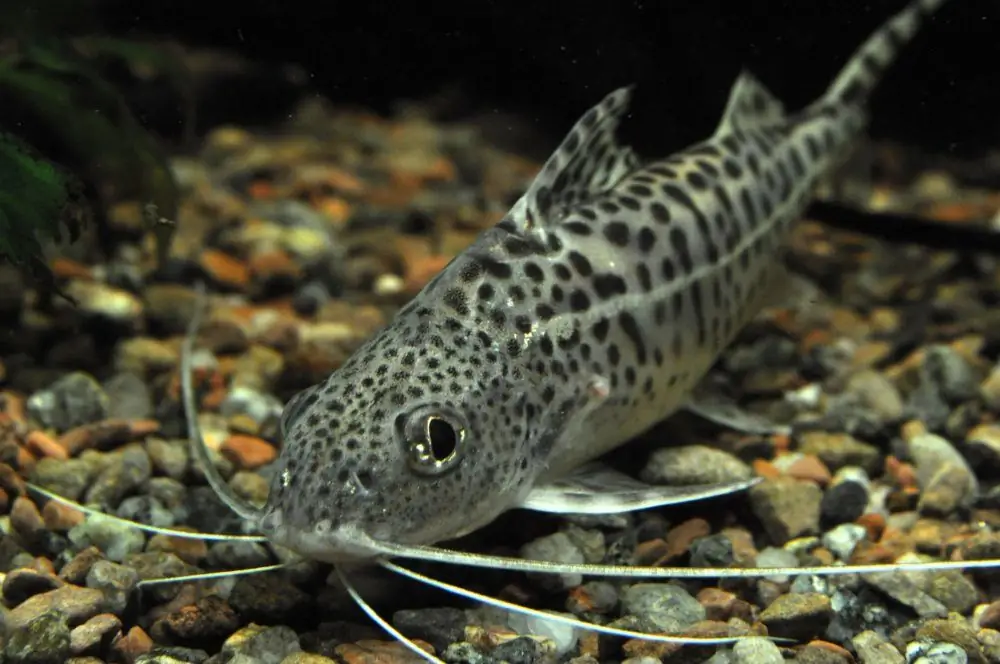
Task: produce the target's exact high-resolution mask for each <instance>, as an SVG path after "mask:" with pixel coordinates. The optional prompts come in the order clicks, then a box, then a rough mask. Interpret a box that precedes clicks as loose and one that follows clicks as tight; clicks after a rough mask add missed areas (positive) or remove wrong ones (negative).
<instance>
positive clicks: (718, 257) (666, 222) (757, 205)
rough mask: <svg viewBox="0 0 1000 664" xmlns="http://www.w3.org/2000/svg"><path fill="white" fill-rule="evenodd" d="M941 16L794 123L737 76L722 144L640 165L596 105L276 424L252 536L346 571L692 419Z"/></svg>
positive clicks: (904, 27)
mask: <svg viewBox="0 0 1000 664" xmlns="http://www.w3.org/2000/svg"><path fill="white" fill-rule="evenodd" d="M942 2H943V0H916V1H915V2H913V3H912V4H911V5H910V6H909V7H908V8H906V9H905V10H903V11H902V12H900V13H899V14H897V15H896V16H895V17H894V18H893V19H891V20H890V21H889V22H888V23H887V24H886V26H884V27H883V28H882V29H881V30H880V31H879V32H877V33H876V34H875V35H873V36H872V37H871V38H870V39H869V40H868V41H867V42H866V43H865V44H864V45H862V47H861V48H860V49H859V51H858V52H857V53H856V54H855V56H854V57H853V58H852V59H851V60H850V62H849V63H848V65H847V66H846V67H845V68H844V70H843V72H842V73H841V74H840V76H839V77H838V78H837V79H836V80H835V81H834V83H833V84H832V86H830V88H829V89H828V91H827V93H826V94H825V95H823V96H822V97H821V98H820V99H819V100H818V101H816V102H815V103H814V104H812V105H810V106H808V107H807V108H805V109H804V110H802V111H801V112H798V113H796V114H793V115H788V114H786V113H785V111H784V109H783V108H782V106H781V104H780V103H779V102H778V101H777V100H776V99H775V98H774V97H773V96H771V95H770V94H769V93H768V91H767V90H766V89H764V87H763V86H762V85H761V84H760V83H759V82H758V81H757V80H756V79H754V78H753V77H752V76H751V75H749V74H747V73H744V74H743V75H741V77H740V78H739V80H738V81H737V83H736V85H735V86H734V88H733V91H732V93H731V95H730V99H729V102H728V105H727V108H726V110H725V113H724V116H723V120H722V121H721V123H720V124H719V126H718V129H717V130H716V132H715V133H714V134H713V135H712V136H711V137H710V138H709V139H708V140H706V141H703V142H701V143H698V144H697V145H694V146H692V147H690V148H688V149H687V150H684V151H683V152H680V153H678V154H676V155H674V156H671V157H669V158H667V159H663V160H659V161H655V162H652V163H648V164H641V163H640V162H639V159H638V158H637V157H636V155H635V154H634V153H633V152H632V151H631V150H630V149H628V148H627V147H623V146H621V145H619V143H618V141H617V139H616V137H615V131H616V128H617V126H618V124H619V121H620V119H621V118H622V117H623V116H624V114H625V113H626V112H627V108H628V102H629V96H630V92H629V89H627V88H625V89H621V90H618V91H615V92H613V93H611V94H610V95H608V96H607V97H606V98H605V99H604V100H603V101H601V102H600V103H599V104H598V105H597V106H595V107H594V108H592V109H591V110H590V111H589V112H588V113H587V114H586V115H584V116H583V118H582V119H581V120H580V121H579V122H578V123H577V125H576V126H575V127H574V128H573V129H572V131H571V132H570V133H569V135H568V136H567V137H566V139H565V140H564V141H563V143H562V144H561V145H560V147H559V148H558V149H557V150H556V152H555V153H554V154H553V155H552V157H551V158H550V159H549V160H548V162H547V163H546V164H545V166H544V167H543V169H542V171H541V172H540V174H539V175H538V177H537V178H536V179H535V180H534V182H533V183H532V184H531V186H530V187H529V189H528V191H527V192H526V193H525V195H524V196H523V197H522V198H521V199H520V200H519V201H518V202H517V203H516V204H515V206H514V207H513V208H512V210H511V211H510V212H509V213H508V214H507V215H506V217H505V218H504V219H503V220H502V221H501V222H500V223H499V224H498V225H497V226H495V227H494V228H492V229H490V230H488V231H486V232H485V233H484V234H482V235H481V236H480V237H479V238H478V239H477V240H476V241H475V242H474V243H473V244H472V245H471V246H470V247H468V249H467V250H466V251H464V252H463V253H462V254H461V255H459V256H458V257H456V258H455V259H454V260H453V261H452V262H451V263H450V264H449V265H448V266H447V267H446V268H445V269H444V270H443V271H442V272H441V273H440V274H439V275H438V276H437V277H436V278H435V279H434V280H433V281H432V282H431V283H429V284H428V285H427V286H426V287H425V288H424V289H423V291H421V293H420V294H419V295H417V296H416V298H414V300H413V301H412V302H410V303H409V304H408V305H407V306H406V307H404V308H403V309H402V310H401V311H400V312H399V313H398V314H397V316H396V317H395V318H394V319H393V320H392V322H391V323H390V324H389V325H388V326H387V327H386V328H385V329H384V330H382V331H381V332H380V333H379V334H377V335H376V336H375V337H374V338H372V339H371V340H369V341H368V342H367V343H366V344H364V345H363V346H362V347H361V348H360V349H359V350H358V351H357V352H356V353H355V354H354V355H353V356H352V357H351V358H350V359H349V360H348V361H347V362H346V363H345V365H344V366H343V367H341V368H340V369H338V370H337V371H336V372H335V373H334V374H332V375H331V376H330V377H329V378H328V379H327V380H326V381H324V382H323V383H321V384H319V385H316V386H314V387H311V388H309V389H307V390H305V391H304V392H302V393H300V394H299V395H297V396H296V397H295V398H294V399H293V400H292V401H291V402H290V403H289V405H288V406H287V407H286V410H285V413H284V415H283V423H282V424H283V432H284V435H285V447H284V449H283V451H282V455H281V458H280V460H279V469H278V472H277V473H276V476H275V480H274V483H273V486H272V489H271V495H270V498H269V501H268V504H267V506H266V507H265V509H264V512H263V513H262V517H261V518H260V519H259V521H258V525H259V526H260V528H261V530H262V531H263V532H264V533H265V534H267V535H268V536H269V537H270V538H271V539H272V540H274V541H277V542H279V543H282V544H285V545H287V546H289V547H291V548H294V549H296V550H298V551H299V552H300V553H303V554H305V555H309V556H312V557H315V558H318V559H322V560H328V561H331V562H340V561H345V560H355V559H363V558H366V557H370V556H371V555H374V554H375V553H376V552H377V551H378V550H379V548H378V543H379V542H393V543H396V544H409V545H414V544H427V543H433V542H437V541H440V540H444V539H449V538H453V537H456V536H458V535H461V534H464V533H467V532H469V531H471V530H474V529H476V528H479V527H480V526H482V525H484V524H485V523H487V522H489V521H490V520H492V519H493V518H495V517H496V516H497V515H498V514H499V513H501V512H503V511H505V510H507V509H510V508H512V507H516V506H518V505H521V504H523V503H524V501H525V500H526V499H527V498H528V497H529V496H530V495H531V492H532V491H533V490H535V489H536V488H538V487H540V486H543V485H545V484H546V483H548V482H552V481H556V480H558V479H559V478H560V477H563V476H565V475H566V474H567V473H570V472H572V471H573V470H574V469H575V468H578V467H580V466H581V464H584V463H585V462H588V461H590V460H592V459H594V458H596V457H598V456H600V455H601V454H603V453H605V452H607V451H608V450H610V449H613V448H615V447H617V446H619V445H621V444H623V443H624V442H626V441H627V440H629V439H630V438H632V437H633V436H635V435H636V434H638V433H640V432H642V431H644V430H646V429H648V428H649V427H650V426H652V425H653V424H655V423H656V422H658V421H660V420H662V419H663V418H665V417H666V416H668V415H669V414H671V413H672V412H674V411H675V410H677V409H678V408H679V407H680V406H682V405H683V404H684V402H685V400H686V399H687V398H688V396H689V395H690V393H691V390H692V389H693V387H694V386H695V384H696V383H697V382H698V381H699V380H700V379H701V378H702V377H703V376H704V375H705V373H706V372H707V371H708V369H709V367H710V365H711V364H712V363H713V362H714V361H715V359H716V358H717V357H718V355H719V353H720V352H721V351H722V350H723V349H724V348H725V347H726V345H727V344H728V343H729V342H730V341H731V340H732V338H733V336H734V335H735V334H736V333H737V332H738V331H739V330H740V328H741V327H742V326H743V325H744V324H745V323H746V322H747V321H749V320H750V318H752V317H753V316H754V315H755V314H756V313H757V312H758V310H759V309H760V307H761V304H762V302H763V301H764V298H765V297H767V296H768V293H769V291H770V290H771V289H772V286H773V285H774V281H775V279H776V278H780V275H781V271H780V268H779V266H780V264H781V251H782V246H783V244H784V241H785V239H786V236H787V234H788V230H789V228H790V226H791V224H792V223H793V222H794V221H795V220H796V218H797V217H798V215H799V214H800V213H801V212H802V210H803V208H804V207H805V205H806V204H807V203H808V201H809V197H810V194H811V192H812V190H813V187H814V185H815V184H816V181H817V179H818V178H820V177H821V176H823V175H824V174H826V173H827V172H829V170H830V169H831V167H833V166H834V165H835V164H837V162H838V161H839V160H840V159H841V158H842V157H843V156H844V154H845V150H847V149H848V148H849V147H850V146H851V143H852V141H853V140H854V139H855V138H856V137H857V135H858V134H859V132H860V131H862V129H863V127H864V124H865V111H864V102H865V101H866V99H867V97H868V94H869V92H870V91H871V90H872V88H873V87H874V85H875V83H876V82H877V80H878V79H879V77H880V74H881V73H882V71H883V70H884V69H885V67H887V66H888V65H889V64H890V63H891V61H892V60H893V59H894V56H895V54H896V52H897V50H898V49H899V48H900V47H901V46H902V45H903V44H904V43H905V42H906V41H908V40H909V39H910V38H911V37H912V36H913V34H914V33H915V32H916V30H917V28H918V27H919V24H920V22H921V20H922V19H923V18H924V17H926V16H927V15H928V14H930V13H931V12H932V11H934V10H935V9H936V8H937V7H938V5H940V4H941V3H942Z"/></svg>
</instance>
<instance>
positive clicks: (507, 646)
mask: <svg viewBox="0 0 1000 664" xmlns="http://www.w3.org/2000/svg"><path fill="white" fill-rule="evenodd" d="M490 656H491V657H492V658H493V659H494V661H497V662H506V663H507V664H536V662H539V663H540V662H542V661H544V660H545V648H544V647H543V646H542V644H541V643H539V642H538V641H536V640H534V639H529V638H527V637H524V636H522V637H519V638H516V639H511V640H510V641H504V642H503V643H501V644H500V645H498V646H497V647H496V648H494V649H493V650H492V651H490Z"/></svg>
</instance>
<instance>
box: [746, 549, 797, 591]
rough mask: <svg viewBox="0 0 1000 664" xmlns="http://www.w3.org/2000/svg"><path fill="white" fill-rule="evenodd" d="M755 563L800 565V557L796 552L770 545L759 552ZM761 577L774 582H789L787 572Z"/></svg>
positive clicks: (782, 565) (776, 565)
mask: <svg viewBox="0 0 1000 664" xmlns="http://www.w3.org/2000/svg"><path fill="white" fill-rule="evenodd" d="M754 564H755V566H756V567H800V564H799V559H798V558H797V557H796V556H795V554H794V553H792V552H791V551H786V550H785V549H779V548H778V547H775V546H769V547H767V548H766V549H764V550H763V551H761V552H760V553H758V554H757V557H756V558H755V559H754ZM761 578H765V579H767V580H769V581H773V582H774V583H788V575H785V574H776V575H772V576H766V577H761Z"/></svg>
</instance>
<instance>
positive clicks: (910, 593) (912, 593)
mask: <svg viewBox="0 0 1000 664" xmlns="http://www.w3.org/2000/svg"><path fill="white" fill-rule="evenodd" d="M861 578H863V579H864V580H865V583H867V584H868V585H870V586H872V587H874V588H877V589H878V590H880V591H881V592H883V593H885V594H886V595H888V596H889V597H891V598H892V599H894V600H896V601H897V602H899V603H900V604H905V605H906V606H908V607H910V608H911V609H913V610H914V611H916V612H917V615H918V616H920V617H921V618H944V617H945V616H947V615H948V607H946V606H945V605H944V604H942V603H941V602H939V601H938V600H936V599H934V598H933V597H931V596H930V595H928V594H927V593H925V592H924V591H923V590H921V589H920V588H919V587H918V586H917V585H916V584H915V583H914V582H913V580H911V579H910V578H909V577H908V575H907V573H906V572H881V573H878V574H863V575H862V577H861Z"/></svg>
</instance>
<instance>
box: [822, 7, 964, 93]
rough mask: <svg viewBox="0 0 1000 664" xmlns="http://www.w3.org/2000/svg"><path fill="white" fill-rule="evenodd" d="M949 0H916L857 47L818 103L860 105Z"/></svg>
mask: <svg viewBox="0 0 1000 664" xmlns="http://www.w3.org/2000/svg"><path fill="white" fill-rule="evenodd" d="M945 2H947V0H913V2H911V3H910V4H909V5H908V6H907V7H906V8H905V9H903V10H902V11H900V12H899V13H898V14H896V15H895V16H893V17H892V18H891V19H889V20H888V21H887V22H886V23H885V24H884V25H883V26H882V27H881V28H880V29H879V30H877V31H876V32H875V34H873V35H872V36H871V37H869V38H868V40H867V41H865V43H864V44H862V45H861V46H860V48H858V50H857V51H856V52H855V53H854V55H853V56H852V57H851V59H850V60H849V61H848V63H847V65H846V66H845V67H844V68H843V69H842V70H841V72H840V74H839V75H838V76H837V78H836V80H834V82H833V84H832V85H831V86H830V87H829V89H828V90H827V92H826V94H825V95H823V97H822V98H821V99H820V100H819V101H818V102H817V104H816V105H818V106H823V105H827V104H837V105H840V104H844V105H861V104H864V103H865V102H866V101H867V100H868V96H869V95H870V94H871V92H872V90H873V89H874V88H875V86H876V85H878V82H879V80H881V78H882V75H883V74H884V73H885V71H886V69H888V68H889V66H890V65H892V63H893V62H894V61H895V59H896V56H897V54H898V53H899V51H900V49H902V48H903V47H904V46H906V44H908V43H909V42H910V40H911V39H913V37H914V35H916V34H917V32H918V31H919V30H920V28H921V27H922V26H923V24H924V22H925V21H926V20H927V18H928V17H929V16H931V15H932V14H933V13H934V12H936V11H937V9H938V8H939V7H940V6H941V5H943V4H944V3H945Z"/></svg>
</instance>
